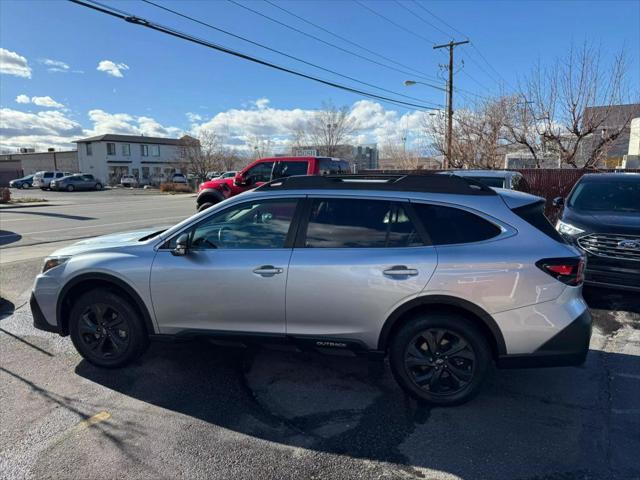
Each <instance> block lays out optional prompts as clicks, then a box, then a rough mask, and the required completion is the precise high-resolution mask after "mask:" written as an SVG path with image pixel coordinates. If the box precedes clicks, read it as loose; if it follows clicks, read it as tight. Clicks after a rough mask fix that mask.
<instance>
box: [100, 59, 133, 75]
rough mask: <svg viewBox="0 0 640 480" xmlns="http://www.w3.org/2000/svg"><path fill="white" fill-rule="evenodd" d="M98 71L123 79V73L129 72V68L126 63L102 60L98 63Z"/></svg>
mask: <svg viewBox="0 0 640 480" xmlns="http://www.w3.org/2000/svg"><path fill="white" fill-rule="evenodd" d="M96 70H98V71H100V72H106V73H107V74H108V75H111V76H112V77H118V78H122V77H123V76H124V75H122V72H123V71H124V70H129V66H128V65H127V64H126V63H115V62H112V61H111V60H102V61H101V62H100V63H98V67H97V68H96Z"/></svg>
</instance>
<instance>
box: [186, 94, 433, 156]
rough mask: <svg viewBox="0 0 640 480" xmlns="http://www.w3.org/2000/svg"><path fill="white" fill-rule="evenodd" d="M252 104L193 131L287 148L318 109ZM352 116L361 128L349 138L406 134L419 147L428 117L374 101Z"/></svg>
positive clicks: (378, 139) (362, 140) (240, 143)
mask: <svg viewBox="0 0 640 480" xmlns="http://www.w3.org/2000/svg"><path fill="white" fill-rule="evenodd" d="M251 105H252V107H251V108H248V109H231V110H227V111H224V112H219V113H218V114H216V115H215V116H213V117H212V118H211V119H210V120H208V121H205V122H201V123H195V124H194V125H193V126H192V132H191V133H192V134H194V135H197V134H198V132H199V131H200V130H202V129H205V130H213V131H215V132H217V133H219V134H221V135H223V136H225V137H226V139H227V140H226V142H227V143H228V144H229V145H230V146H236V147H240V148H245V147H246V142H247V141H248V140H249V139H251V138H252V137H253V138H255V137H258V138H264V139H270V140H271V141H272V142H273V144H274V145H275V146H276V147H278V146H281V147H286V146H287V145H288V142H289V140H290V137H291V133H292V131H294V130H296V129H298V128H301V127H304V126H305V124H306V123H307V122H309V121H310V120H311V119H312V118H313V116H314V110H303V109H298V108H296V109H277V108H273V107H271V106H269V100H268V99H266V98H264V99H259V100H256V101H255V102H252V103H251ZM253 107H257V108H253ZM351 115H352V117H353V118H354V119H355V120H356V122H357V124H358V126H359V129H358V131H357V133H356V134H355V135H353V137H352V138H350V139H349V141H350V142H352V143H355V144H368V143H377V144H378V146H379V147H381V146H382V145H383V144H384V143H386V142H389V141H393V142H399V141H401V139H402V138H403V137H406V138H407V146H409V147H411V146H418V139H419V137H421V135H422V130H423V122H424V118H425V113H424V112H416V111H414V112H407V113H404V114H401V113H400V112H398V111H396V110H387V109H386V108H385V107H383V106H382V105H381V104H379V103H377V102H373V101H371V100H360V101H358V102H355V103H354V104H353V105H352V107H351Z"/></svg>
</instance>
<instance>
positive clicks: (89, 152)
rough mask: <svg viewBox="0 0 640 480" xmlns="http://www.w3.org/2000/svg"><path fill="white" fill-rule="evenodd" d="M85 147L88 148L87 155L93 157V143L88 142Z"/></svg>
mask: <svg viewBox="0 0 640 480" xmlns="http://www.w3.org/2000/svg"><path fill="white" fill-rule="evenodd" d="M85 145H86V146H87V155H93V146H92V145H91V142H87V143H85Z"/></svg>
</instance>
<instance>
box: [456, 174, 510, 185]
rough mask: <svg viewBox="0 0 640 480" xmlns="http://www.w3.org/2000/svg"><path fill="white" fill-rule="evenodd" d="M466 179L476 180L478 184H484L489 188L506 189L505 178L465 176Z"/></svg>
mask: <svg viewBox="0 0 640 480" xmlns="http://www.w3.org/2000/svg"><path fill="white" fill-rule="evenodd" d="M465 177H466V178H470V179H471V180H475V181H476V182H480V183H484V184H485V185H486V186H487V187H496V188H504V178H503V177H472V176H468V175H465Z"/></svg>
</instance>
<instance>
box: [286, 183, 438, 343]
mask: <svg viewBox="0 0 640 480" xmlns="http://www.w3.org/2000/svg"><path fill="white" fill-rule="evenodd" d="M412 217H413V215H412V213H411V207H410V205H409V204H408V202H396V201H390V200H388V199H383V198H380V199H368V198H364V199H363V198H356V197H348V196H342V197H326V196H311V195H310V196H309V200H308V205H307V208H306V211H305V215H304V219H303V220H302V222H301V225H300V227H299V230H300V232H299V235H298V238H297V239H296V243H295V247H296V248H294V251H293V253H292V256H291V262H290V263H289V277H288V280H287V335H292V336H307V337H308V336H311V337H317V338H334V339H335V338H339V339H357V340H359V341H365V342H366V343H367V345H368V346H369V347H370V348H376V345H377V341H378V335H379V333H380V330H381V328H382V325H383V324H384V322H385V320H386V319H387V317H388V316H389V314H390V313H391V312H392V311H393V310H394V309H395V308H396V306H398V305H399V304H400V303H402V302H403V300H406V299H408V298H410V297H412V296H415V295H417V294H418V293H420V292H421V291H422V290H423V288H424V287H425V286H426V284H427V282H428V281H429V279H430V278H431V276H432V274H433V272H434V270H435V267H436V264H437V254H436V251H435V249H434V248H433V247H432V246H428V245H426V243H427V242H426V239H425V237H424V235H423V234H421V232H420V230H419V229H420V227H419V226H418V225H417V224H416V223H415V222H414V221H412ZM305 219H306V221H305ZM305 223H306V226H305Z"/></svg>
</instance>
